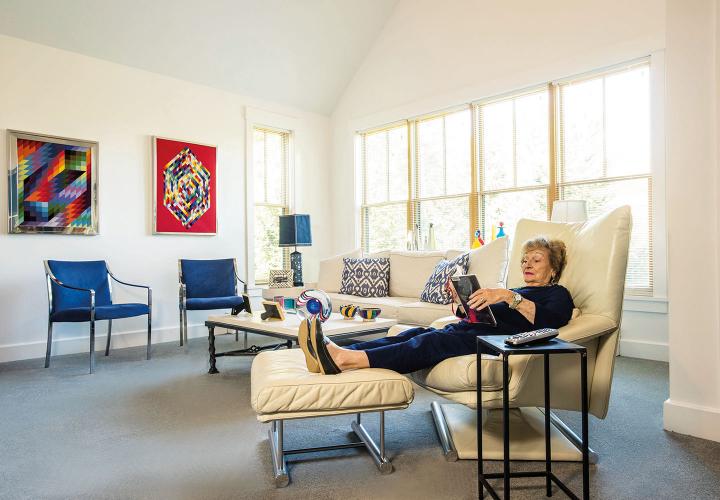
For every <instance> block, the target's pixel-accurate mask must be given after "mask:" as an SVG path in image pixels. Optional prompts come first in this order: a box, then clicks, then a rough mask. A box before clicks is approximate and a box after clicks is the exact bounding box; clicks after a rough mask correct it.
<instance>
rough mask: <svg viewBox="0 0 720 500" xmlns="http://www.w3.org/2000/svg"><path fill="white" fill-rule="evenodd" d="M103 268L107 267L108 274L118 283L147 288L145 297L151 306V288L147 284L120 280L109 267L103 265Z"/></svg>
mask: <svg viewBox="0 0 720 500" xmlns="http://www.w3.org/2000/svg"><path fill="white" fill-rule="evenodd" d="M105 268H106V269H107V272H108V275H109V276H110V277H111V278H112V279H113V280H114V281H116V282H118V283H120V284H121V285H125V286H131V287H133V288H144V289H145V290H147V294H148V298H147V301H148V306H151V305H152V288H150V287H149V286H148V285H138V284H135V283H128V282H127V281H122V280H120V279H118V278H117V277H116V276H115V275H114V274H113V273H112V272H111V271H110V268H109V267H107V266H105Z"/></svg>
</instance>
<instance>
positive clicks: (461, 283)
mask: <svg viewBox="0 0 720 500" xmlns="http://www.w3.org/2000/svg"><path fill="white" fill-rule="evenodd" d="M450 286H452V287H453V289H454V290H455V293H456V294H457V296H458V298H459V299H460V305H461V307H462V308H463V311H465V316H466V317H467V320H468V321H470V322H471V323H482V324H484V325H490V326H497V321H496V320H495V315H494V314H493V312H492V310H491V309H490V307H486V308H484V309H471V308H470V307H469V306H468V300H469V299H470V295H471V294H472V293H473V292H475V291H476V290H480V289H481V288H482V287H481V286H480V283H479V282H478V279H477V276H475V275H474V274H463V275H461V276H453V277H452V278H450Z"/></svg>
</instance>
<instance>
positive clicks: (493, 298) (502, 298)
mask: <svg viewBox="0 0 720 500" xmlns="http://www.w3.org/2000/svg"><path fill="white" fill-rule="evenodd" d="M512 300H513V292H511V291H510V290H507V289H505V288H481V289H480V290H476V291H474V292H473V293H472V294H470V299H469V300H468V306H470V307H471V308H473V309H477V310H482V309H485V308H486V307H487V306H489V305H490V304H498V303H500V302H507V303H510V302H512Z"/></svg>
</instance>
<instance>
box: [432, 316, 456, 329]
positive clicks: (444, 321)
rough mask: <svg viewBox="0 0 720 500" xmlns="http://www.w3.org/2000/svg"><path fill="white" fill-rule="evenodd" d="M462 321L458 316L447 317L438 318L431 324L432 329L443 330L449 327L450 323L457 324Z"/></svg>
mask: <svg viewBox="0 0 720 500" xmlns="http://www.w3.org/2000/svg"><path fill="white" fill-rule="evenodd" d="M459 321H460V318H458V317H457V316H445V317H443V318H438V319H436V320H435V321H433V322H432V323H430V328H437V329H441V328H444V327H445V326H446V325H449V324H450V323H457V322H459Z"/></svg>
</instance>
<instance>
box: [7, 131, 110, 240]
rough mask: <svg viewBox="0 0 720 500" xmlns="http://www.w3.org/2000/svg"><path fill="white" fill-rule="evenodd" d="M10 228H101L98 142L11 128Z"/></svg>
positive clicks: (62, 231)
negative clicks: (99, 217) (99, 218)
mask: <svg viewBox="0 0 720 500" xmlns="http://www.w3.org/2000/svg"><path fill="white" fill-rule="evenodd" d="M8 134H9V138H10V140H9V144H10V165H9V197H8V198H9V214H8V215H9V217H8V222H9V229H8V230H9V232H10V233H59V234H85V235H94V234H97V233H98V217H97V189H96V178H97V157H98V156H97V152H98V143H97V142H92V141H80V140H75V139H66V138H61V137H52V136H46V135H38V134H30V133H26V132H18V131H14V130H9V131H8Z"/></svg>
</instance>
